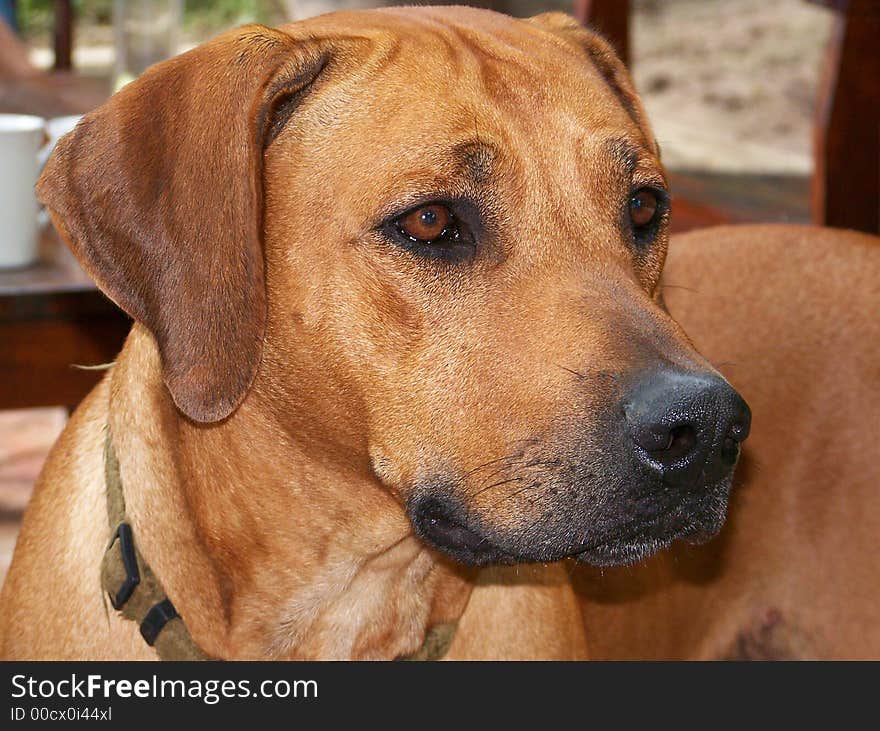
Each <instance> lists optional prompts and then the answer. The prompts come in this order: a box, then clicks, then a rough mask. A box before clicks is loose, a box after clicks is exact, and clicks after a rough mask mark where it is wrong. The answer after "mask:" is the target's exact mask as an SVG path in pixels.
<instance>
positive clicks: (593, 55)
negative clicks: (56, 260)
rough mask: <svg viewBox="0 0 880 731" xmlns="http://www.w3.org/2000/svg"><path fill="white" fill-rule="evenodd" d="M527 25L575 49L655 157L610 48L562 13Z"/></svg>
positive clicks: (625, 74) (643, 118)
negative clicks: (599, 79) (642, 137)
mask: <svg viewBox="0 0 880 731" xmlns="http://www.w3.org/2000/svg"><path fill="white" fill-rule="evenodd" d="M528 21H529V22H530V23H534V24H535V25H538V26H540V27H541V28H544V29H545V30H548V31H550V32H551V33H553V34H555V35H557V36H559V37H560V38H562V39H563V40H565V41H566V42H567V43H568V44H569V45H571V46H574V47H576V48H579V49H580V50H581V51H582V52H583V53H584V54H585V55H586V56H587V58H588V59H589V61H590V62H591V63H592V64H593V66H594V67H595V68H596V69H597V70H598V71H599V73H600V74H601V75H602V78H603V79H604V80H605V83H606V84H607V85H608V87H609V88H610V89H611V91H612V92H613V93H614V95H615V96H616V97H617V98H618V100H619V101H620V103H621V104H622V105H623V108H624V109H625V110H626V113H627V114H628V115H629V116H630V118H631V119H632V120H633V122H635V123H636V125H637V126H638V127H639V128H640V129H641V130H642V132H643V133H644V134H645V138H646V142H647V143H648V144H649V145H652V146H653V147H654V152H655V154H656V155H657V156H658V157H659V156H660V148H659V147H658V145H657V140H656V139H655V138H654V134H653V132H652V131H651V125H650V124H649V122H648V115H647V114H645V109H644V107H643V106H642V102H641V99H639V95H638V94H637V93H636V89H635V86H634V85H633V82H632V78H631V77H630V75H629V71H627V69H626V66H624V64H623V62H622V61H621V60H620V58H618V56H617V53H616V52H615V51H614V48H612V46H611V44H610V43H608V41H606V40H605V39H604V38H602V37H601V36H600V35H598V34H597V33H595V32H594V31H591V30H589V29H587V28H584V26H582V25H581V24H580V23H578V22H577V20H575V19H574V18H573V17H571V16H570V15H566V14H565V13H557V12H552V13H541V14H540V15H535V16H534V17H532V18H529V19H528Z"/></svg>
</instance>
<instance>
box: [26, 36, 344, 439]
mask: <svg viewBox="0 0 880 731" xmlns="http://www.w3.org/2000/svg"><path fill="white" fill-rule="evenodd" d="M326 60H327V55H326V52H325V51H324V50H322V49H321V48H320V47H319V46H318V44H317V42H314V41H312V42H305V43H304V42H298V41H296V40H294V39H293V38H292V37H291V36H289V35H287V34H285V33H282V32H280V31H276V30H271V29H269V28H264V27H262V26H247V27H245V28H240V29H238V30H235V31H231V32H229V33H226V34H224V35H222V36H219V37H218V38H216V39H214V40H213V41H210V42H209V43H206V44H204V45H202V46H199V47H197V48H195V49H193V50H192V51H190V52H188V53H185V54H183V55H181V56H178V57H176V58H173V59H171V60H169V61H166V62H164V63H161V64H158V65H157V66H154V67H152V68H151V69H149V70H148V71H147V72H146V73H144V74H143V76H141V77H140V78H139V79H137V80H136V81H133V82H132V83H130V84H129V85H128V86H126V87H125V88H123V89H122V90H121V91H119V92H118V93H117V94H116V95H114V96H113V97H112V98H111V99H110V100H109V101H108V102H107V103H106V104H104V105H103V106H102V107H100V108H99V109H97V110H96V111H94V112H92V113H91V114H89V115H87V116H86V117H85V118H84V119H83V120H82V121H81V122H80V123H79V124H78V125H77V127H76V129H75V130H74V131H73V132H71V133H70V134H69V135H67V136H66V137H64V138H63V139H62V140H61V141H60V142H59V143H58V146H57V147H56V149H55V151H54V153H53V154H52V156H51V158H50V160H49V162H48V164H47V165H46V168H45V170H44V172H43V174H42V176H41V178H40V181H39V183H38V186H37V192H38V195H39V197H40V199H41V200H42V201H43V202H44V203H45V204H46V207H47V208H48V209H49V211H50V214H51V216H52V219H53V222H54V223H55V225H56V226H57V227H58V229H59V231H61V232H62V234H63V235H64V237H65V238H66V239H67V241H68V243H69V245H70V247H71V248H72V249H73V252H74V253H75V254H76V256H77V258H78V259H79V260H80V262H81V263H82V265H83V266H84V268H85V269H86V271H87V272H88V273H89V274H90V275H91V276H92V277H93V278H94V279H95V281H96V282H97V284H98V286H99V287H100V288H101V289H102V290H103V291H104V292H105V293H106V294H107V295H108V296H109V297H110V298H111V299H113V300H114V301H115V302H116V303H117V304H118V305H119V306H120V307H121V308H122V309H123V310H125V311H126V312H127V313H128V314H129V315H131V316H132V317H133V318H134V319H136V320H138V321H139V322H141V323H143V324H144V325H145V326H146V327H147V328H148V329H149V330H150V331H151V332H152V334H153V336H154V337H155V339H156V341H157V343H158V346H159V351H160V354H161V358H162V368H163V378H164V381H165V384H166V385H167V387H168V390H169V391H170V392H171V395H172V397H173V398H174V401H175V403H176V404H177V406H178V407H179V408H180V409H181V411H183V412H184V413H185V414H187V415H188V416H189V417H190V418H191V419H194V420H196V421H200V422H210V421H217V420H220V419H223V418H225V417H227V416H228V415H229V414H230V413H232V412H233V411H234V410H235V408H236V407H237V406H238V405H239V403H240V402H241V401H242V399H243V398H244V396H245V394H246V393H247V390H248V388H249V387H250V384H251V382H252V381H253V378H254V376H255V374H256V371H257V368H258V366H259V362H260V356H261V349H262V339H263V331H264V327H265V320H266V294H265V285H264V278H263V250H262V240H261V239H262V231H261V230H262V198H263V195H262V159H263V151H264V148H265V146H266V145H267V144H268V143H269V142H271V140H272V139H274V137H275V136H276V135H277V134H278V132H279V131H280V129H281V126H282V125H283V123H284V122H285V121H286V119H287V117H289V116H290V114H291V113H292V112H293V108H294V106H295V101H296V99H297V97H298V95H299V94H300V93H301V92H302V90H303V89H305V88H306V87H307V86H308V85H309V84H310V83H311V82H312V81H313V80H314V78H315V77H316V76H317V75H318V74H319V73H320V71H321V69H322V68H323V66H324V65H325V63H326Z"/></svg>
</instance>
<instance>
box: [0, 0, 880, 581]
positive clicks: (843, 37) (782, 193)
mask: <svg viewBox="0 0 880 731" xmlns="http://www.w3.org/2000/svg"><path fill="white" fill-rule="evenodd" d="M479 4H482V5H483V6H491V7H493V8H494V9H498V10H502V11H504V12H508V13H510V14H513V15H518V16H527V15H532V14H535V13H538V12H542V11H545V10H550V9H555V10H565V11H567V12H573V13H575V14H576V15H577V17H578V18H579V19H580V20H582V21H585V22H589V23H590V24H591V25H593V26H594V27H597V28H599V29H600V30H601V31H603V32H604V34H605V35H606V36H607V37H608V38H609V40H611V41H612V42H613V43H614V44H615V45H616V47H617V48H618V49H619V50H620V52H621V53H622V55H624V57H625V58H626V60H627V63H628V65H629V67H630V69H631V71H632V73H633V76H634V78H635V82H636V86H637V88H638V90H639V92H640V93H641V95H642V98H643V100H644V102H645V104H646V107H647V110H648V113H649V116H650V118H651V120H652V123H653V125H654V129H655V132H656V134H657V138H658V140H659V142H660V145H661V147H662V150H663V158H664V162H665V163H666V165H667V167H668V169H669V170H670V171H671V173H672V176H671V182H672V193H673V224H674V228H675V229H676V230H686V229H688V228H694V227H697V226H704V225H711V224H714V223H724V222H739V221H795V222H808V221H810V220H814V221H816V222H821V223H827V224H830V225H839V226H846V227H852V228H861V229H863V230H869V231H873V232H874V233H877V232H878V228H880V220H878V201H880V194H878V177H880V173H878V169H880V152H878V145H880V126H878V113H880V112H878V109H880V91H878V83H880V81H878V79H880V71H878V48H877V46H878V45H880V43H878V42H880V10H878V4H880V3H878V2H877V1H876V0H852V1H849V0H823V1H816V2H808V1H806V0H631V1H629V2H627V1H626V0H594V1H593V2H590V0H576V2H574V3H564V2H560V1H559V0H550V2H537V1H532V0H508V1H507V2H494V3H493V2H484V3H479ZM369 5H370V3H369V2H366V1H365V0H340V1H339V2H332V1H331V0H287V1H281V0H276V1H271V0H220V1H219V2H207V1H206V0H185V1H183V0H176V1H175V0H170V1H169V0H165V1H164V2H147V1H146V0H142V1H140V2H138V1H134V2H122V1H121V0H115V1H114V0H79V1H76V2H63V1H60V2H59V1H58V0H17V1H15V2H11V1H10V0H0V18H3V20H2V21H0V113H26V114H31V115H37V116H40V117H44V118H47V119H51V118H57V117H66V116H67V115H77V114H81V113H83V112H87V111H88V110H89V109H91V108H94V107H95V106H97V105H98V104H100V103H101V102H102V101H103V100H104V99H106V97H107V96H108V95H109V94H110V93H111V91H112V90H113V89H115V88H118V87H119V86H120V85H121V84H123V83H125V82H126V81H128V80H130V79H131V78H134V77H135V76H137V74H138V73H140V72H141V71H142V70H143V68H144V67H145V66H146V65H149V64H150V63H153V62H155V61H158V60H161V58H163V57H165V56H168V55H172V54H173V53H176V52H178V51H181V50H185V49H186V48H189V47H192V46H194V45H196V44H198V43H200V42H202V41H204V40H206V39H207V38H209V37H211V36H213V35H215V34H216V33H218V32H220V31H222V30H225V29H227V28H230V27H232V26H235V25H239V24H242V23H249V22H260V23H265V24H268V25H277V24H280V23H283V22H287V21H289V20H296V19H300V18H303V17H308V16H311V15H315V14H318V13H323V12H328V11H332V10H334V9H339V8H342V7H367V6H369ZM64 124H67V123H66V122H60V123H59V125H60V127H59V128H62V129H63V127H64ZM872 135H873V136H872ZM49 136H50V137H51V136H52V133H51V132H50V135H49ZM2 164H3V161H2V160H0V168H2ZM835 196H836V197H835ZM0 206H2V200H0ZM3 235H4V232H3V231H2V230H0V239H2V237H3ZM38 238H39V241H38V247H37V253H36V258H35V260H34V261H33V262H32V263H30V265H29V266H25V267H16V268H11V269H0V581H2V577H3V575H4V574H5V571H6V567H7V566H8V562H9V559H10V558H11V551H12V547H13V545H14V541H15V537H16V535H17V532H18V524H19V521H20V517H21V512H22V510H23V508H24V506H25V505H26V503H27V500H28V498H29V496H30V492H31V488H32V486H33V482H34V479H35V477H36V475H37V474H38V472H39V469H40V467H41V465H42V462H43V460H44V459H45V456H46V453H47V451H48V449H49V448H50V447H51V445H52V443H53V442H54V440H55V439H56V438H57V436H58V434H59V433H60V431H61V429H62V428H63V426H64V423H65V421H66V419H67V415H68V413H69V411H70V410H71V409H72V408H75V406H76V404H77V403H78V401H79V400H80V399H81V398H82V396H83V395H84V394H85V393H86V392H87V391H88V389H89V388H90V387H91V386H92V385H93V384H94V383H95V382H96V381H97V380H98V378H99V377H100V374H97V373H95V372H93V371H84V370H79V369H76V368H73V367H72V364H96V363H102V362H106V361H109V360H112V358H113V356H114V354H115V353H116V352H117V351H118V349H119V347H120V344H121V342H122V339H123V338H124V335H125V333H126V332H127V328H128V326H129V323H128V322H127V320H126V319H125V318H124V316H122V315H121V314H120V313H119V312H118V311H116V310H115V308H114V307H113V305H112V304H111V303H109V302H108V301H107V300H106V299H104V298H103V297H102V296H101V295H100V294H99V293H97V292H96V291H95V289H94V286H93V285H92V284H91V282H90V281H89V280H88V277H86V276H85V275H84V274H83V273H82V272H81V271H80V270H79V268H78V266H77V265H76V264H75V262H73V261H72V259H71V258H70V257H69V255H67V254H66V251H65V250H64V248H63V247H62V246H61V245H60V244H59V242H58V239H57V236H56V235H55V234H54V233H53V232H52V231H51V228H50V227H46V226H45V225H44V226H43V228H42V229H41V230H40V232H39V236H38ZM0 244H2V241H0Z"/></svg>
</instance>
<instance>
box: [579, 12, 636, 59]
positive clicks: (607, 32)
mask: <svg viewBox="0 0 880 731" xmlns="http://www.w3.org/2000/svg"><path fill="white" fill-rule="evenodd" d="M574 16H575V17H576V18H577V19H578V20H579V21H580V22H581V23H582V24H583V25H589V26H590V27H591V28H593V29H594V30H597V31H599V33H601V34H602V35H603V36H604V37H605V38H606V39H607V40H608V42H609V43H611V45H612V46H614V50H615V51H617V55H618V56H620V58H621V60H623V62H624V63H625V64H626V65H627V66H629V60H630V59H629V0H575V3H574Z"/></svg>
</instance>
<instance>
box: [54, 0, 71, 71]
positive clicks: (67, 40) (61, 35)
mask: <svg viewBox="0 0 880 731" xmlns="http://www.w3.org/2000/svg"><path fill="white" fill-rule="evenodd" d="M72 66H73V3H72V2H71V0H55V70H56V71H69V70H70V69H71V68H72Z"/></svg>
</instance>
